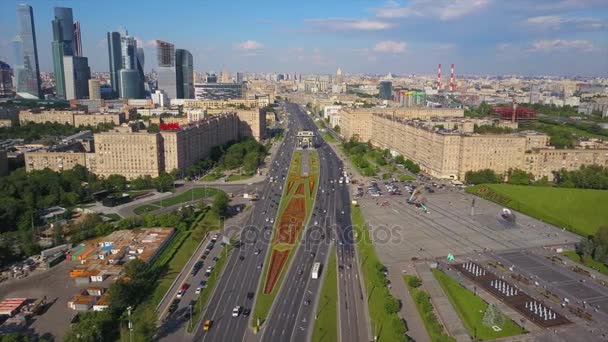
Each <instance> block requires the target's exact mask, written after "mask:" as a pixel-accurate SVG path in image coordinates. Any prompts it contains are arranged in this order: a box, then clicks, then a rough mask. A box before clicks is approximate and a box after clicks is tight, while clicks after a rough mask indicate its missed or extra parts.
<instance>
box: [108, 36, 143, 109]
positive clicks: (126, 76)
mask: <svg viewBox="0 0 608 342" xmlns="http://www.w3.org/2000/svg"><path fill="white" fill-rule="evenodd" d="M108 54H109V62H110V63H109V64H110V82H111V83H112V93H113V96H114V97H120V98H129V99H139V98H143V97H144V95H145V88H144V84H145V77H144V50H143V48H141V47H139V48H138V47H137V41H136V40H135V37H132V36H129V34H128V32H127V30H124V29H123V30H121V31H120V32H108Z"/></svg>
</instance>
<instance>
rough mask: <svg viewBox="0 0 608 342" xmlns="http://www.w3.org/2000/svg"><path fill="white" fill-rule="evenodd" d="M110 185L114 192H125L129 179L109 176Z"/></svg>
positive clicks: (121, 176)
mask: <svg viewBox="0 0 608 342" xmlns="http://www.w3.org/2000/svg"><path fill="white" fill-rule="evenodd" d="M107 182H108V185H109V186H110V188H111V189H112V190H116V191H118V192H123V191H124V190H125V189H126V188H127V178H126V177H125V176H123V175H109V176H108V178H107Z"/></svg>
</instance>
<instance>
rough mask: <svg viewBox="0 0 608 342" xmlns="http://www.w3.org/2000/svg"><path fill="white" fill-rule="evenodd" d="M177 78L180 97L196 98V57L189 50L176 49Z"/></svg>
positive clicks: (178, 96)
mask: <svg viewBox="0 0 608 342" xmlns="http://www.w3.org/2000/svg"><path fill="white" fill-rule="evenodd" d="M175 78H176V83H177V98H178V99H193V98H194V59H193V58H192V54H191V53H190V51H188V50H184V49H177V50H175Z"/></svg>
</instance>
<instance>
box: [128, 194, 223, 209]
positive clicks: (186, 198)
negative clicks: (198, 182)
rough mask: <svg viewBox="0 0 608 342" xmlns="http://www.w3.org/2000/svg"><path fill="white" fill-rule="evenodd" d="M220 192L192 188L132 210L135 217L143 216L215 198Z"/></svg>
mask: <svg viewBox="0 0 608 342" xmlns="http://www.w3.org/2000/svg"><path fill="white" fill-rule="evenodd" d="M220 191H221V190H217V189H213V188H207V187H202V188H192V189H190V190H188V191H186V192H182V193H181V194H179V195H176V196H172V197H169V198H164V199H163V200H162V201H156V202H153V203H149V204H144V205H142V206H139V207H137V208H135V209H133V212H134V213H135V214H137V215H141V214H145V213H147V212H150V211H153V210H157V209H160V208H166V207H170V206H172V205H176V204H180V203H184V202H190V201H193V200H197V199H201V198H209V197H213V196H215V195H216V194H217V193H219V192H220Z"/></svg>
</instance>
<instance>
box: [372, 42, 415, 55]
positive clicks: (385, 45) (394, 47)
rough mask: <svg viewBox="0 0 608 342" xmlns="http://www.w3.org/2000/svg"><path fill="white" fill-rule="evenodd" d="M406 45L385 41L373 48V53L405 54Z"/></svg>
mask: <svg viewBox="0 0 608 342" xmlns="http://www.w3.org/2000/svg"><path fill="white" fill-rule="evenodd" d="M406 48H407V44H406V43H405V42H397V41H393V40H385V41H382V42H379V43H378V44H376V45H375V46H374V49H373V50H374V51H375V52H382V53H402V52H405V49H406Z"/></svg>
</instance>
